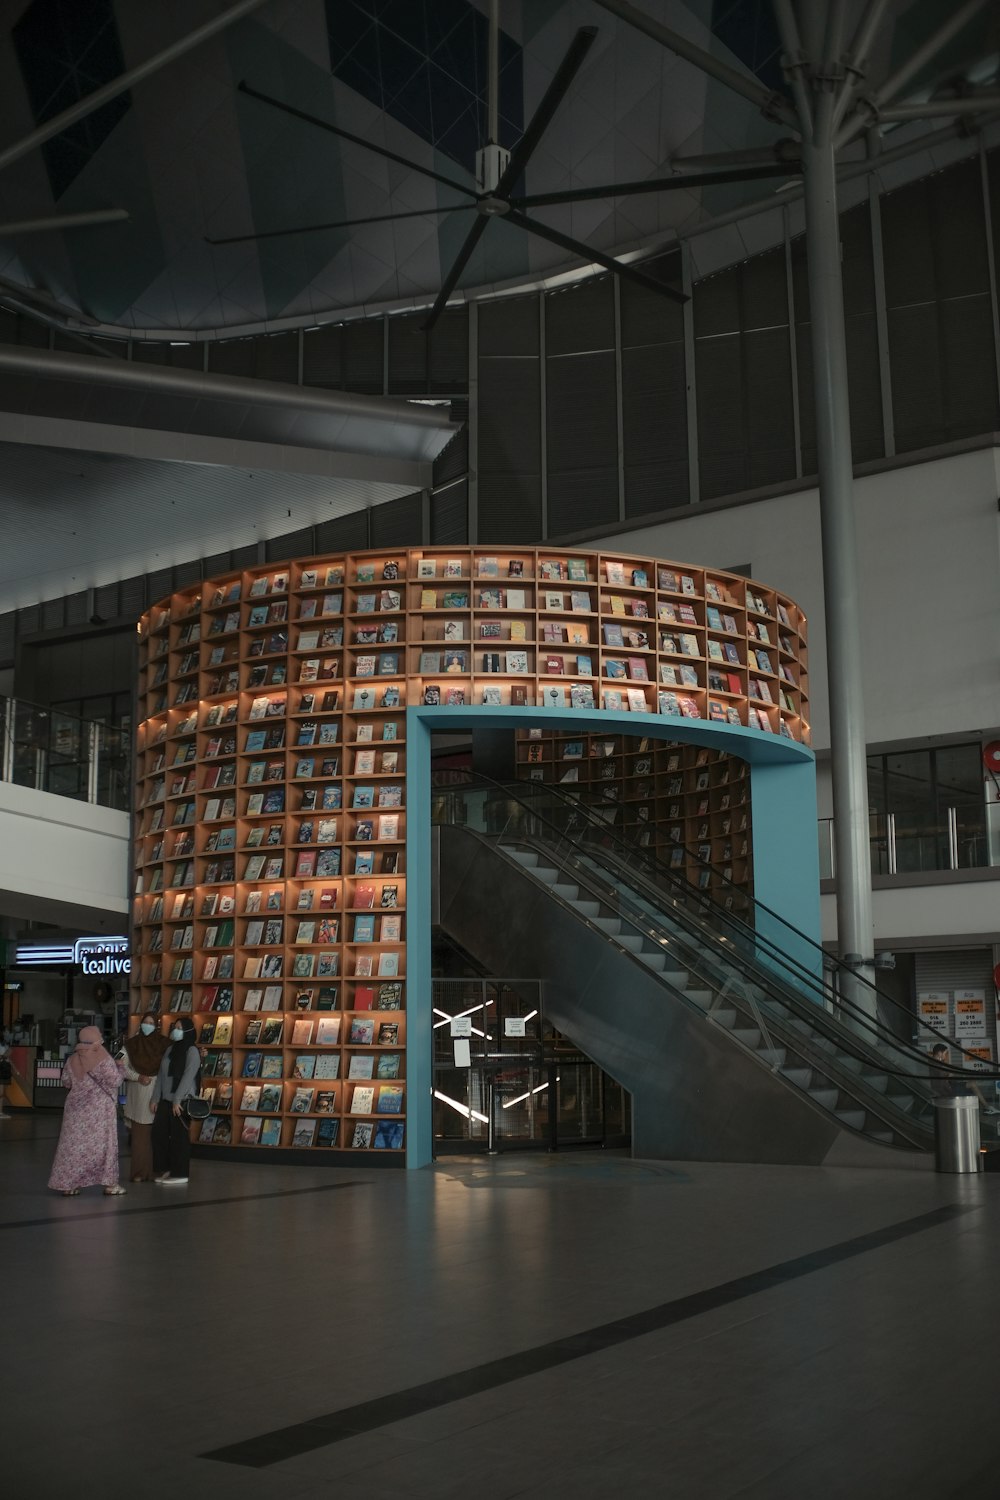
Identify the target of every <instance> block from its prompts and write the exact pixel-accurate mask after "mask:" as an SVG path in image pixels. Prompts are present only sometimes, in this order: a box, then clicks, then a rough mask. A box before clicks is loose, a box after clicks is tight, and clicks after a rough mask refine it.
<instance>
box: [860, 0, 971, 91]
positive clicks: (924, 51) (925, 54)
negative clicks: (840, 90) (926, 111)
mask: <svg viewBox="0 0 1000 1500" xmlns="http://www.w3.org/2000/svg"><path fill="white" fill-rule="evenodd" d="M992 3H994V0H965V4H964V5H960V6H959V7H958V9H957V10H956V11H955V12H954V13H953V14H952V15H951V16H950V17H949V18H948V20H947V21H945V23H944V25H942V26H939V27H938V29H937V31H935V32H934V33H933V34H932V35H931V36H929V37H928V38H927V40H926V42H924V43H923V44H922V46H920V47H918V48H917V50H916V51H915V52H912V53H911V54H910V56H909V57H908V58H907V60H906V62H904V63H902V64H901V65H900V66H899V67H898V68H897V69H896V71H895V73H891V74H890V75H889V77H888V78H887V79H886V80H885V82H884V83H883V84H882V85H881V87H880V88H877V89H876V90H875V92H874V94H873V95H872V102H873V103H874V104H876V105H877V106H878V107H879V108H880V109H881V107H882V105H884V104H888V103H889V102H890V101H891V100H892V99H895V98H897V97H898V95H899V94H901V93H902V92H903V90H904V89H905V87H906V85H907V84H908V83H909V82H910V81H911V79H913V78H915V77H916V76H917V74H918V73H919V72H920V71H921V69H923V68H926V67H927V66H928V64H929V63H932V62H934V61H935V60H936V59H937V58H938V57H939V56H940V54H941V52H942V51H943V50H944V48H945V47H947V45H948V43H949V42H952V41H954V39H955V37H957V36H958V35H959V33H960V32H961V31H964V29H965V27H966V26H967V25H968V24H969V22H970V21H972V20H974V19H975V17H976V16H977V15H978V14H979V12H980V11H981V10H985V8H986V6H987V5H990V4H992Z"/></svg>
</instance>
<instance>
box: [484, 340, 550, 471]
mask: <svg viewBox="0 0 1000 1500" xmlns="http://www.w3.org/2000/svg"><path fill="white" fill-rule="evenodd" d="M539 382H540V372H539V361H538V359H537V358H536V357H507V356H500V357H489V358H483V357H481V358H480V360H479V453H478V456H477V463H476V467H477V469H478V470H479V473H480V474H482V473H483V472H486V473H495V474H515V473H516V474H523V473H532V474H540V472H541V462H542V440H541V431H540V428H539V420H540V412H541V396H540V384H539Z"/></svg>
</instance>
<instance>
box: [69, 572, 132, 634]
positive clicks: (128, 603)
mask: <svg viewBox="0 0 1000 1500" xmlns="http://www.w3.org/2000/svg"><path fill="white" fill-rule="evenodd" d="M118 608H119V611H120V613H121V617H122V619H123V620H138V618H139V616H140V615H141V614H142V612H143V610H144V609H145V608H146V580H145V578H143V577H139V578H123V579H122V581H121V584H120V586H119V589H118ZM66 623H67V624H69V621H68V620H67V622H66Z"/></svg>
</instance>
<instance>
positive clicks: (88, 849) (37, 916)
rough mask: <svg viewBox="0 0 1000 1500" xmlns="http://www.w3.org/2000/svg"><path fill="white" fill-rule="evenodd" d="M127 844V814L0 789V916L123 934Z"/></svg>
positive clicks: (5, 787) (5, 786)
mask: <svg viewBox="0 0 1000 1500" xmlns="http://www.w3.org/2000/svg"><path fill="white" fill-rule="evenodd" d="M128 838H129V820H128V815H127V814H126V813H122V812H111V811H110V810H109V809H108V808H105V807H91V806H90V805H89V804H88V803H86V802H75V801H73V799H72V798H70V797H54V796H52V794H51V793H49V792H36V791H33V790H31V789H30V788H28V787H21V786H13V785H11V784H10V783H9V782H0V914H2V915H4V916H9V917H20V918H30V919H33V920H35V921H39V922H47V923H51V924H52V925H54V926H63V927H66V928H69V929H71V930H72V929H76V930H77V931H80V932H83V933H86V932H88V931H93V933H94V934H95V935H100V934H101V933H104V932H114V933H119V932H124V931H126V930H127V922H128V909H129V903H128V877H129V844H128Z"/></svg>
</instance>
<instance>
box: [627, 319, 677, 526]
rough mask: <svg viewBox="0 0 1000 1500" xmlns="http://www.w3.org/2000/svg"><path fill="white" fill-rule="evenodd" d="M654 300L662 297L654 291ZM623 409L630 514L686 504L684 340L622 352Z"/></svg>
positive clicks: (635, 514)
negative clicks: (655, 295) (657, 295)
mask: <svg viewBox="0 0 1000 1500" xmlns="http://www.w3.org/2000/svg"><path fill="white" fill-rule="evenodd" d="M650 300H651V301H652V300H657V301H662V299H656V298H654V297H653V295H652V294H650ZM661 326H662V324H661ZM622 413H623V419H624V420H623V441H624V458H625V511H626V514H627V515H629V516H637V515H642V514H644V513H648V512H650V511H657V510H665V509H666V508H668V507H669V506H672V505H686V504H687V503H688V500H689V496H688V463H687V407H686V391H685V378H684V346H683V344H681V343H670V344H662V343H655V344H654V343H651V344H646V345H643V346H640V347H633V348H626V349H623V350H622Z"/></svg>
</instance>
